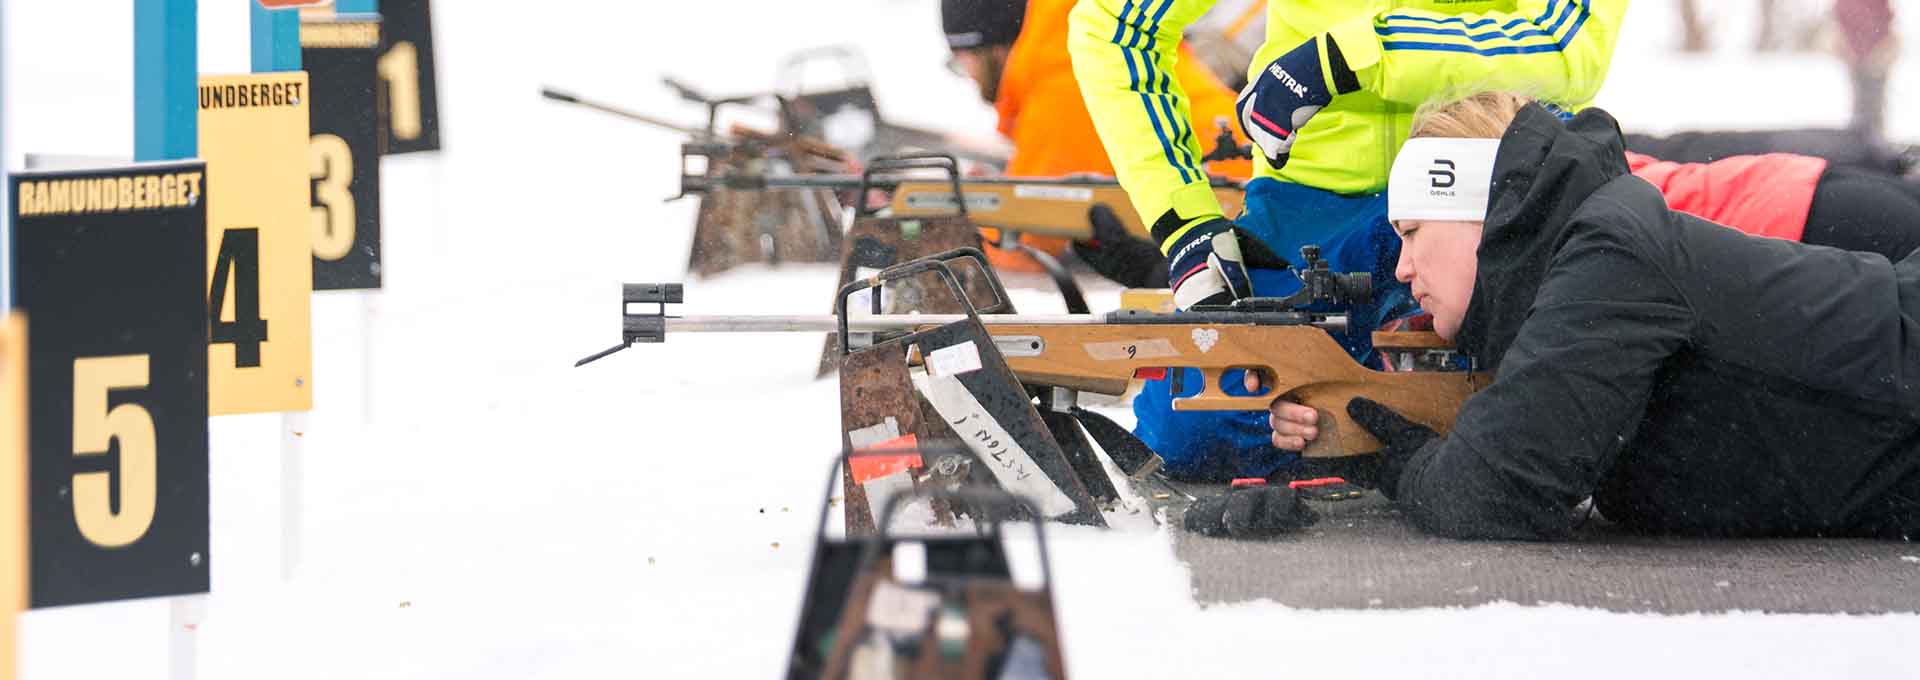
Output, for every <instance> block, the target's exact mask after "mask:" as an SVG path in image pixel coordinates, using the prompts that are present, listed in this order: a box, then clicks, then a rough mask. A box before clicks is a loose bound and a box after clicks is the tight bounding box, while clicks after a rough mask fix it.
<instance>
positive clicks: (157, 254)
mask: <svg viewBox="0 0 1920 680" xmlns="http://www.w3.org/2000/svg"><path fill="white" fill-rule="evenodd" d="M208 179H209V178H208V177H207V175H206V172H205V166H204V165H203V164H201V163H200V162H199V161H183V162H168V163H142V164H138V165H131V166H124V167H118V168H109V169H103V170H89V171H74V172H36V173H22V174H17V175H14V176H12V178H11V179H10V180H9V182H8V191H9V192H10V195H11V197H12V203H11V205H12V206H13V209H14V223H13V235H14V236H13V238H14V250H13V252H14V254H15V255H14V257H15V260H14V262H15V266H16V269H15V271H16V272H17V273H16V276H17V278H16V279H15V285H14V295H15V303H16V304H17V305H18V306H19V307H20V308H21V309H23V310H25V311H26V312H27V318H28V319H29V323H30V326H29V330H30V332H31V333H32V334H33V342H32V344H31V345H30V346H29V347H28V352H27V362H28V373H29V374H30V375H32V376H33V380H32V383H31V386H30V389H29V396H28V402H29V409H28V411H29V416H28V417H29V418H30V419H31V420H30V424H29V426H28V432H29V435H28V436H29V450H30V453H29V460H30V465H29V467H30V472H29V476H28V480H29V481H28V484H29V493H28V496H29V499H30V500H29V507H30V514H31V517H32V519H31V524H32V539H31V540H32V556H33V557H32V566H31V569H30V571H31V577H30V578H31V579H32V583H33V606H35V607H50V606H57V605H68V604H82V603H88V602H104V601H108V600H123V599H128V598H136V597H156V596H162V595H180V594H186V593H203V592H206V591H207V573H208V568H207V565H208V555H207V292H206V288H205V285H206V277H207V260H206V258H207V212H206V206H207V200H206V197H207V194H208V190H209V182H208Z"/></svg>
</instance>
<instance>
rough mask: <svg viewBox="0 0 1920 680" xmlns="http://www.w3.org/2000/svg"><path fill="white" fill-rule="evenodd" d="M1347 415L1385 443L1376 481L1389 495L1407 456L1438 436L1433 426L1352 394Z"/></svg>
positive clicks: (1389, 495)
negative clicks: (1415, 420)
mask: <svg viewBox="0 0 1920 680" xmlns="http://www.w3.org/2000/svg"><path fill="white" fill-rule="evenodd" d="M1347 417H1349V418H1352V419H1353V422H1354V423H1355V424H1357V425H1359V426H1360V427H1362V428H1364V429H1366V431H1367V432H1369V433H1372V434H1373V436H1374V438H1376V439H1379V440H1380V443H1382V444H1385V445H1386V446H1387V447H1386V448H1384V449H1381V450H1380V454H1379V456H1378V459H1379V460H1378V463H1377V472H1376V474H1375V482H1376V483H1377V484H1378V485H1379V489H1380V491H1381V493H1384V494H1386V495H1387V497H1388V498H1392V497H1393V496H1394V495H1395V494H1396V493H1397V492H1398V487H1399V485H1400V471H1401V470H1402V469H1403V468H1405V467H1406V464H1407V460H1408V459H1410V458H1413V454H1414V453H1415V452H1417V451H1419V450H1420V447H1422V446H1426V445H1427V442H1431V441H1433V440H1435V439H1439V438H1440V434H1439V433H1437V432H1434V431H1433V428H1430V427H1427V426H1425V425H1421V424H1419V423H1416V422H1413V421H1411V420H1407V419H1406V418H1405V417H1403V416H1401V415H1400V414H1398V413H1394V412H1393V409H1390V408H1387V407H1385V406H1382V405H1381V404H1380V402H1377V401H1374V400H1372V399H1368V398H1366V397H1354V399H1353V400H1352V401H1349V402H1347Z"/></svg>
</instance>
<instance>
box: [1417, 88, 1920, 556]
mask: <svg viewBox="0 0 1920 680" xmlns="http://www.w3.org/2000/svg"><path fill="white" fill-rule="evenodd" d="M1622 150H1623V147H1622V142H1621V136H1620V131H1619V128H1618V125H1617V124H1616V123H1615V122H1614V120H1613V118H1611V117H1610V116H1608V115H1607V114H1606V113H1605V112H1603V111H1600V110H1598V109H1589V110H1587V111H1585V112H1582V113H1581V114H1580V115H1578V116H1576V117H1574V118H1573V119H1572V120H1571V121H1568V122H1566V123H1562V122H1561V121H1559V120H1558V119H1556V118H1555V117H1554V116H1553V115H1552V114H1550V113H1548V112H1546V111H1545V110H1544V109H1541V108H1539V107H1537V106H1536V107H1528V108H1527V109H1525V110H1523V111H1521V113H1520V115H1519V117H1518V118H1516V119H1515V121H1514V123H1513V124H1512V126H1511V127H1509V128H1508V130H1507V132H1506V134H1505V136H1504V137H1503V138H1502V139H1501V143H1500V151H1499V154H1498V156H1497V157H1496V160H1495V163H1494V187H1493V195H1492V199H1491V202H1490V205H1489V208H1488V214H1487V220H1486V225H1485V232H1484V234H1483V236H1482V240H1481V243H1480V248H1479V258H1480V259H1479V273H1478V274H1477V276H1476V278H1475V282H1474V286H1475V287H1474V291H1473V297H1472V300H1471V301H1470V302H1469V304H1468V308H1467V312H1466V317H1465V319H1463V321H1462V324H1461V328H1460V333H1459V337H1458V338H1456V341H1457V344H1458V345H1459V347H1460V349H1461V350H1462V351H1464V352H1465V353H1467V354H1468V355H1470V356H1474V357H1476V358H1478V359H1479V360H1480V362H1481V366H1482V367H1483V368H1485V369H1489V370H1493V371H1494V372H1495V378H1494V380H1493V382H1492V383H1491V384H1490V385H1489V386H1488V387H1487V388H1486V389H1485V390H1483V391H1482V392H1480V393H1479V394H1477V395H1475V396H1474V397H1472V398H1471V399H1469V400H1467V402H1466V404H1465V405H1464V406H1463V407H1462V408H1461V410H1460V414H1459V418H1458V420H1457V421H1456V422H1455V424H1454V430H1453V433H1452V434H1451V435H1449V436H1447V437H1444V438H1440V439H1436V440H1434V441H1432V442H1429V443H1428V444H1427V445H1426V446H1424V447H1422V448H1421V449H1420V450H1419V451H1417V452H1415V453H1414V454H1412V455H1411V456H1404V457H1398V459H1397V460H1390V461H1386V465H1385V470H1384V471H1385V472H1386V473H1387V474H1386V475H1384V476H1383V481H1384V483H1385V484H1386V486H1385V490H1386V491H1387V492H1388V493H1389V494H1390V495H1392V496H1394V497H1395V499H1396V500H1397V501H1398V502H1399V503H1400V504H1402V506H1403V507H1404V508H1405V509H1406V510H1407V512H1408V513H1409V515H1410V516H1411V517H1412V519H1413V520H1414V522H1415V523H1416V524H1417V525H1418V526H1420V527H1422V528H1423V529H1426V530H1428V531H1430V532H1433V533H1436V534H1442V535H1447V536H1456V537H1463V538H1521V539H1546V538H1559V537H1563V536H1566V535H1567V534H1568V533H1569V532H1570V531H1571V530H1572V527H1573V524H1574V521H1575V517H1574V516H1573V514H1572V513H1571V510H1572V508H1573V507H1574V506H1575V505H1576V504H1578V503H1579V502H1580V501H1581V500H1582V499H1584V498H1586V497H1588V496H1589V495H1591V496H1592V497H1593V498H1594V501H1595V503H1596V506H1597V507H1598V509H1599V511H1600V513H1601V514H1602V515H1604V516H1605V517H1607V518H1608V519H1610V520H1613V521H1616V522H1620V523H1622V524H1625V525H1627V526H1629V527H1633V528H1637V529H1640V530H1645V531H1650V532H1660V533H1684V534H1704V535H1726V536H1793V535H1826V536H1834V535H1860V536H1878V537H1888V538H1900V537H1903V536H1912V537H1916V538H1920V255H1916V256H1909V257H1907V258H1905V259H1903V260H1901V261H1899V262H1897V263H1895V262H1889V261H1888V260H1887V259H1886V258H1885V257H1882V256H1880V255H1875V254H1869V253H1856V252H1847V251H1841V250H1834V249H1831V248H1822V247H1818V246H1808V245H1804V244H1800V243H1792V242H1787V241H1781V240H1772V239H1762V238H1755V237H1750V236H1747V235H1744V234H1742V233H1740V232H1738V231H1735V230H1732V229H1728V228H1725V227H1721V226H1719V225H1715V224H1713V223H1711V222H1706V221H1703V220H1700V219H1698V218H1695V217H1692V216H1689V215H1686V214H1684V213H1679V212H1674V211H1672V210H1669V209H1667V207H1666V203H1665V202H1664V201H1663V200H1662V198H1661V196H1660V193H1659V192H1658V191H1656V190H1655V189H1654V188H1653V187H1652V186H1651V185H1649V184H1647V183H1646V182H1644V181H1641V180H1640V179H1638V178H1635V177H1633V176H1632V175H1630V174H1628V172H1627V165H1626V160H1625V158H1624V156H1623V154H1622Z"/></svg>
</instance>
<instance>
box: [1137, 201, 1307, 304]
mask: <svg viewBox="0 0 1920 680" xmlns="http://www.w3.org/2000/svg"><path fill="white" fill-rule="evenodd" d="M1167 214H1169V215H1172V214H1173V213H1172V212H1168V213H1167ZM1162 221H1163V222H1165V220H1162ZM1157 229H1158V227H1157V226H1156V230H1157ZM1155 236H1160V234H1157V233H1156V234H1155ZM1162 242H1163V243H1164V242H1165V241H1164V240H1163V241H1162ZM1288 266H1290V265H1288V264H1287V261H1286V260H1285V259H1282V258H1281V257H1280V256H1278V255H1275V254H1274V253H1273V251H1272V250H1270V249H1268V248H1267V246H1266V245H1265V244H1263V243H1261V242H1260V239H1258V238H1255V237H1254V236H1253V235H1252V234H1248V233H1246V232H1245V231H1243V230H1241V229H1240V228H1239V227H1235V226H1233V223H1232V222H1229V221H1227V220H1226V219H1224V218H1219V217H1215V218H1212V219H1209V220H1205V221H1202V222H1200V223H1198V224H1194V225H1192V226H1190V227H1188V228H1187V229H1186V230H1185V231H1176V232H1175V233H1174V234H1173V235H1172V242H1171V243H1169V244H1168V247H1167V281H1168V284H1169V285H1170V286H1171V287H1172V288H1173V304H1174V306H1175V307H1178V308H1180V309H1183V310H1184V309H1189V308H1192V307H1193V306H1194V305H1224V304H1227V303H1229V302H1232V301H1234V300H1238V299H1240V298H1246V297H1253V276H1252V275H1251V274H1249V273H1248V271H1247V268H1248V267H1259V268H1262V269H1286V268H1287V267H1288Z"/></svg>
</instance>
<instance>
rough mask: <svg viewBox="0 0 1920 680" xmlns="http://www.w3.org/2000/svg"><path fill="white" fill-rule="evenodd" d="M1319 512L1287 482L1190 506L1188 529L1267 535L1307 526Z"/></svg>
mask: <svg viewBox="0 0 1920 680" xmlns="http://www.w3.org/2000/svg"><path fill="white" fill-rule="evenodd" d="M1318 521H1320V515H1319V514H1318V513H1315V512H1314V511H1313V508H1309V507H1307V505H1306V504H1305V503H1302V502H1300V495H1299V494H1298V493H1295V492H1294V490H1293V489H1290V488H1288V487H1287V486H1286V485H1284V484H1280V485H1272V484H1268V485H1261V486H1254V487H1247V488H1242V489H1234V490H1232V491H1230V492H1227V493H1225V494H1221V495H1218V496H1209V497H1207V498H1202V499H1200V500H1197V501H1194V502H1193V504H1192V505H1190V506H1187V516H1186V519H1185V520H1183V524H1184V525H1185V526H1186V527H1187V531H1191V532H1194V533H1197V534H1203V535H1206V536H1226V537H1232V538H1268V537H1272V536H1278V535H1280V534H1283V533H1286V532H1289V531H1295V530H1299V529H1304V528H1307V527H1310V526H1313V523H1314V522H1318Z"/></svg>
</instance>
